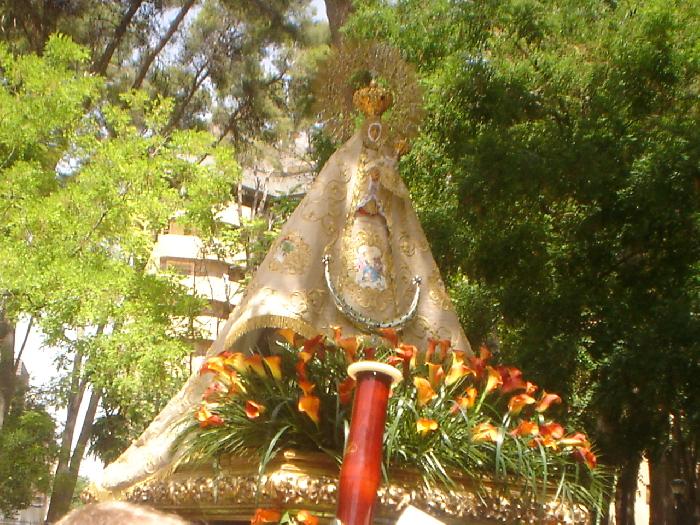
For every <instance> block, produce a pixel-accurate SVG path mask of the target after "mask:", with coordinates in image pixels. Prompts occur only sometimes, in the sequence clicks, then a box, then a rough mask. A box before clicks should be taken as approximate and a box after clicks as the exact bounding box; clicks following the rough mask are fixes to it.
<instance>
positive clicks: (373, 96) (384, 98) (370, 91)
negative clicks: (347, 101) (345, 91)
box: [352, 80, 394, 117]
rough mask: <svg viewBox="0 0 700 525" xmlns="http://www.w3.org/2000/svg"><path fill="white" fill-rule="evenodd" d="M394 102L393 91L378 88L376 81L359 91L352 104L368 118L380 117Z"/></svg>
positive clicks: (355, 94)
mask: <svg viewBox="0 0 700 525" xmlns="http://www.w3.org/2000/svg"><path fill="white" fill-rule="evenodd" d="M393 102H394V97H393V95H392V94H391V91H389V90H388V89H386V88H383V87H381V86H378V85H377V83H376V82H375V81H374V80H373V81H372V82H371V83H370V85H369V86H367V87H363V88H360V89H358V90H357V91H355V93H354V94H353V95H352V103H353V104H354V105H355V107H356V108H357V109H359V110H360V111H362V113H364V115H365V116H366V117H379V116H380V115H381V114H382V113H384V112H385V111H386V110H387V109H389V108H390V107H391V104H393Z"/></svg>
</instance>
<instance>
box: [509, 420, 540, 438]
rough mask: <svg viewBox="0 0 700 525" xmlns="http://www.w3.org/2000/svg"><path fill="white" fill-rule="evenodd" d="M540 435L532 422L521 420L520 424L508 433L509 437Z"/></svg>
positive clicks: (536, 426)
mask: <svg viewBox="0 0 700 525" xmlns="http://www.w3.org/2000/svg"><path fill="white" fill-rule="evenodd" d="M539 433H540V428H539V426H538V425H537V423H535V422H533V421H527V420H523V421H521V422H520V424H519V425H518V426H517V428H515V430H512V431H511V432H510V435H511V436H536V435H537V434H539Z"/></svg>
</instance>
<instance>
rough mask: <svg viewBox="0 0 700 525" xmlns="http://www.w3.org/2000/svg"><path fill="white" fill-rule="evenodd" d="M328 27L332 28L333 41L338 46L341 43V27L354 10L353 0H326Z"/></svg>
mask: <svg viewBox="0 0 700 525" xmlns="http://www.w3.org/2000/svg"><path fill="white" fill-rule="evenodd" d="M325 2H326V16H328V27H329V29H330V30H331V41H332V42H333V45H335V46H337V45H338V44H339V43H340V37H341V34H340V28H341V27H343V24H345V21H346V20H347V19H348V16H350V13H352V11H353V6H352V0H325Z"/></svg>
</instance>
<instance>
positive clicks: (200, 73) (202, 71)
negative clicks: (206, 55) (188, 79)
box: [163, 63, 209, 134]
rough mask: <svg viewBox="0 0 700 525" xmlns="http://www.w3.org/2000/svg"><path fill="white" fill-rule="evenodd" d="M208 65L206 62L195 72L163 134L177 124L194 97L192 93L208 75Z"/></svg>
mask: <svg viewBox="0 0 700 525" xmlns="http://www.w3.org/2000/svg"><path fill="white" fill-rule="evenodd" d="M208 66H209V64H208V63H206V64H204V65H203V66H202V67H200V68H199V69H198V70H197V72H196V73H195V75H194V81H193V82H192V85H191V86H190V89H189V91H188V92H187V95H185V98H184V99H183V100H182V102H180V104H178V106H177V108H176V109H175V111H174V112H173V114H172V115H171V116H170V121H169V122H168V125H167V126H166V127H165V130H164V131H163V134H167V133H169V132H170V131H172V130H173V129H174V128H175V127H176V126H177V124H178V123H179V122H180V119H181V118H182V116H183V115H184V114H185V108H186V107H187V106H188V105H189V103H190V101H191V100H192V97H194V94H195V93H196V92H197V90H198V89H199V88H200V87H201V85H202V84H203V83H204V81H205V80H206V79H207V77H209V68H208Z"/></svg>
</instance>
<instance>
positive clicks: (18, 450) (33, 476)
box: [0, 392, 56, 517]
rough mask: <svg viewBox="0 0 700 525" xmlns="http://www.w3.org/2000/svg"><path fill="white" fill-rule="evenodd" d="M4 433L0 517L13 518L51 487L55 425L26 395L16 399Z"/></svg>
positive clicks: (0, 442) (0, 457) (0, 437)
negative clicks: (39, 494) (38, 494)
mask: <svg viewBox="0 0 700 525" xmlns="http://www.w3.org/2000/svg"><path fill="white" fill-rule="evenodd" d="M13 401H14V402H13V403H12V408H11V410H9V411H8V417H7V421H6V423H5V425H4V427H3V429H2V431H0V514H1V515H2V516H4V517H11V516H12V515H13V514H14V513H15V512H17V511H18V510H21V509H24V508H26V507H28V506H29V504H30V503H31V502H32V499H33V498H34V497H35V495H36V494H37V493H42V492H43V493H45V492H46V491H47V490H48V489H49V487H50V484H51V467H52V462H53V460H54V458H55V451H56V445H55V441H54V440H55V436H54V430H55V429H54V422H53V419H52V418H51V416H49V415H48V414H47V413H46V411H45V410H44V409H43V408H42V407H41V406H40V405H37V404H36V403H34V401H33V399H32V397H31V396H28V397H27V396H26V393H25V392H22V393H21V395H19V396H15V397H14V398H13Z"/></svg>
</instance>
